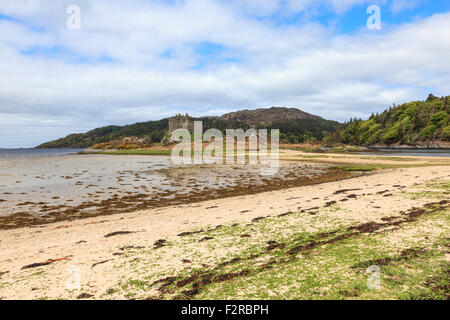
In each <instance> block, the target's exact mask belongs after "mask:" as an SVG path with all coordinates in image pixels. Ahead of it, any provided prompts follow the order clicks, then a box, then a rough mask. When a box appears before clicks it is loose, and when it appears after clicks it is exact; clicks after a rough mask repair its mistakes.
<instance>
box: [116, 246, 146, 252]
mask: <svg viewBox="0 0 450 320" xmlns="http://www.w3.org/2000/svg"><path fill="white" fill-rule="evenodd" d="M144 248H145V247H143V246H137V247H136V246H125V247H122V248H119V250H121V251H125V250H128V249H144Z"/></svg>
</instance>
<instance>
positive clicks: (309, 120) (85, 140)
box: [38, 107, 340, 148]
mask: <svg viewBox="0 0 450 320" xmlns="http://www.w3.org/2000/svg"><path fill="white" fill-rule="evenodd" d="M193 120H199V121H202V122H203V130H204V131H205V130H208V129H210V128H216V129H218V130H220V131H222V132H223V134H225V130H226V129H244V130H247V129H249V128H251V127H252V128H255V129H264V128H267V129H270V128H274V129H280V132H281V134H280V138H281V140H282V141H285V142H290V143H297V142H303V141H307V140H310V139H315V140H322V139H323V138H324V137H328V136H329V135H330V134H331V133H332V132H333V131H335V130H336V128H338V126H339V125H340V124H339V122H336V121H330V120H325V119H322V118H320V117H318V116H314V115H311V114H309V113H306V112H303V111H301V110H298V109H294V108H277V107H272V108H269V109H256V110H243V111H238V112H233V113H229V114H226V115H223V116H221V117H202V118H194V119H193ZM168 129H169V119H162V120H159V121H147V122H140V123H135V124H132V125H126V126H107V127H103V128H97V129H94V130H91V131H89V132H86V133H79V134H70V135H68V136H66V137H65V138H61V139H58V140H54V141H50V142H47V143H43V144H41V145H40V146H38V148H89V147H92V146H93V145H94V144H104V143H109V142H111V141H114V140H120V139H121V138H124V137H147V138H150V140H151V141H152V142H160V141H161V140H162V138H163V137H164V136H165V135H166V134H167V132H168Z"/></svg>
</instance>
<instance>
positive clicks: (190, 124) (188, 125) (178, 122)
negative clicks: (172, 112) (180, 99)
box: [169, 113, 194, 132]
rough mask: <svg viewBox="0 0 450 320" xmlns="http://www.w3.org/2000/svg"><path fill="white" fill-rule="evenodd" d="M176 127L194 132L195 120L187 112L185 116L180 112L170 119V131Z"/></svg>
mask: <svg viewBox="0 0 450 320" xmlns="http://www.w3.org/2000/svg"><path fill="white" fill-rule="evenodd" d="M176 129H187V130H188V131H189V132H194V121H193V120H192V118H191V117H190V116H189V115H188V114H187V113H186V115H185V116H183V115H181V114H180V113H179V114H177V115H176V116H174V117H172V118H170V119H169V132H173V131H174V130H176Z"/></svg>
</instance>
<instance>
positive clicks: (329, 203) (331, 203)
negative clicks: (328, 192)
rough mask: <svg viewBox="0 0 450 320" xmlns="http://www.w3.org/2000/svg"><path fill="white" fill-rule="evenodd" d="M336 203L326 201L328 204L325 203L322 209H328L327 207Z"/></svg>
mask: <svg viewBox="0 0 450 320" xmlns="http://www.w3.org/2000/svg"><path fill="white" fill-rule="evenodd" d="M335 203H336V201H334V200H333V201H328V202H325V205H324V207H329V206H331V205H333V204H335Z"/></svg>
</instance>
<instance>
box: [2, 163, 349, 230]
mask: <svg viewBox="0 0 450 320" xmlns="http://www.w3.org/2000/svg"><path fill="white" fill-rule="evenodd" d="M330 166H331V165H330V164H326V163H313V162H310V163H308V162H298V161H291V162H289V161H282V162H280V168H279V170H278V172H277V173H276V174H275V175H273V176H263V175H261V174H260V173H261V171H260V169H261V167H260V166H258V165H225V164H224V165H201V166H187V167H177V166H173V165H172V164H171V162H170V158H169V157H166V156H130V155H126V156H113V155H63V156H53V157H23V158H7V159H5V158H0V177H1V180H0V229H11V228H18V227H24V226H30V225H38V224H45V223H51V222H57V221H62V220H73V219H80V218H87V217H92V216H104V215H109V214H114V213H120V212H132V211H136V210H142V209H149V208H158V207H165V206H170V205H177V204H185V203H195V202H199V201H205V200H211V199H220V198H226V197H230V196H237V195H246V194H255V193H259V192H263V191H270V190H278V189H284V188H291V187H296V186H302V185H308V184H314V183H321V182H326V181H334V180H338V179H342V178H345V177H348V176H350V174H349V173H348V172H344V171H338V170H333V171H330V170H328V169H327V168H329V167H330Z"/></svg>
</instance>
